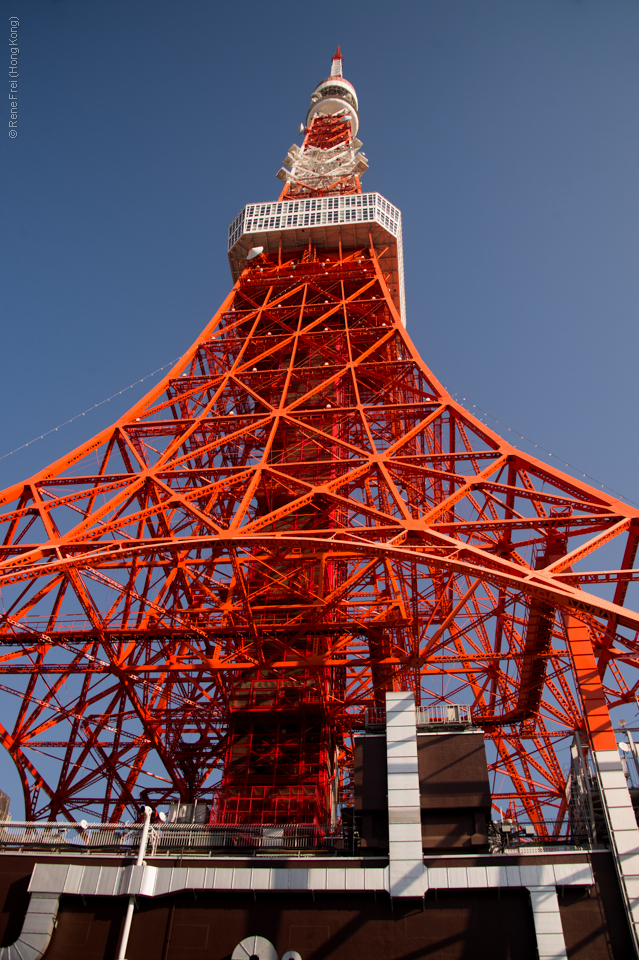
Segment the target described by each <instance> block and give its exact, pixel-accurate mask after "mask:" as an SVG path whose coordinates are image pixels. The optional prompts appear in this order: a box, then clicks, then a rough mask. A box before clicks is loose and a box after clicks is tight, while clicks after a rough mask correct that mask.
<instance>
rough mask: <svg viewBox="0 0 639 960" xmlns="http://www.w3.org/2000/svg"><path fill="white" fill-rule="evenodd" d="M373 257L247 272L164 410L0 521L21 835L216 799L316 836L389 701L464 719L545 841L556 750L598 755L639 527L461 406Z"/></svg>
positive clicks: (3, 627) (6, 736)
mask: <svg viewBox="0 0 639 960" xmlns="http://www.w3.org/2000/svg"><path fill="white" fill-rule="evenodd" d="M380 256H381V251H379V250H376V249H375V248H374V245H373V243H372V241H371V242H370V244H369V245H368V246H366V247H360V248H357V249H353V248H350V249H348V248H346V247H342V248H341V249H339V250H327V249H318V248H315V247H313V246H312V244H310V245H307V246H306V247H304V248H303V249H302V250H300V251H296V252H293V253H291V252H285V251H283V250H280V252H279V255H264V254H262V255H261V256H258V257H255V258H254V259H253V260H252V261H250V262H249V263H247V264H246V265H245V267H244V269H243V271H242V273H241V276H240V278H239V280H238V282H237V283H236V284H235V286H234V288H233V290H232V291H231V293H230V294H229V295H228V297H227V298H226V299H225V301H224V302H223V304H222V306H221V307H220V309H219V311H218V312H217V313H216V315H215V316H214V317H213V319H212V320H211V322H210V323H209V324H208V326H207V327H206V328H205V330H204V331H203V332H202V334H201V336H200V337H199V338H198V339H197V341H196V342H195V343H194V344H193V345H192V346H191V347H190V349H189V350H188V351H187V352H186V354H185V355H184V357H183V358H182V360H181V361H180V362H179V363H178V364H177V365H176V366H175V367H174V369H173V370H172V371H171V372H170V374H169V375H168V376H167V377H166V378H165V379H164V380H163V381H162V383H160V384H158V385H156V386H155V387H154V388H153V390H151V391H150V392H149V393H148V394H147V395H146V397H144V398H143V399H142V400H141V401H140V402H139V403H137V404H136V405H135V406H134V407H133V408H132V409H131V410H130V411H129V412H128V413H127V414H126V415H125V416H123V417H122V418H121V419H120V420H118V421H117V422H116V423H115V424H113V426H111V427H108V428H107V429H105V430H103V431H101V432H100V433H99V434H98V435H97V436H96V437H94V438H93V439H91V440H89V441H88V442H87V443H85V444H83V445H81V446H80V447H78V448H77V449H76V450H74V451H72V452H71V453H70V454H68V455H67V456H65V457H62V458H61V459H60V460H58V461H56V462H55V463H54V464H52V465H51V466H50V467H48V468H46V469H45V470H43V471H41V472H40V473H39V474H37V475H35V476H33V477H31V478H30V479H29V480H27V481H26V482H24V483H19V484H15V485H14V486H12V487H10V488H8V489H7V490H5V491H3V492H2V493H0V509H1V510H2V516H0V522H1V524H2V527H1V529H2V541H1V542H2V546H1V548H0V588H1V589H2V596H3V611H4V612H3V614H2V616H1V618H0V636H1V637H2V644H3V645H2V649H1V651H0V672H1V673H2V674H3V677H2V680H3V683H2V685H1V689H2V690H3V691H4V699H3V710H2V724H3V725H2V727H1V728H0V735H1V738H2V743H3V744H4V746H5V747H6V748H7V750H8V751H9V752H10V754H11V756H12V757H13V759H14V761H15V763H16V765H17V768H18V771H19V773H20V777H21V780H22V784H23V789H24V796H25V803H26V819H28V820H33V819H38V818H47V819H55V817H56V816H58V815H60V816H63V817H70V818H71V817H75V816H77V814H78V813H79V812H87V813H91V814H93V815H96V816H99V817H101V818H102V819H104V820H114V821H115V820H121V819H123V818H125V817H127V816H129V817H131V818H134V817H136V816H139V813H140V808H141V806H142V805H143V804H145V803H150V804H151V805H153V806H157V805H158V804H161V803H166V802H167V801H168V800H172V799H178V798H180V799H182V800H185V801H193V800H197V799H205V800H207V801H210V800H211V798H212V797H214V798H215V804H214V816H215V817H216V818H217V819H219V820H224V819H226V820H234V819H235V820H241V819H245V820H258V821H260V820H261V821H264V822H278V821H280V822H281V821H288V822H290V821H292V820H296V819H297V820H298V821H303V822H309V821H315V822H319V821H322V820H323V819H325V818H326V817H328V816H329V815H330V814H331V812H332V811H333V812H334V809H335V802H336V801H341V802H348V798H349V789H350V779H349V778H350V770H351V767H350V764H351V760H352V752H351V747H352V740H351V738H352V733H353V730H355V729H357V728H358V727H361V725H362V723H363V719H364V711H365V710H366V709H372V708H379V707H381V706H382V705H383V702H384V692H385V691H386V690H389V689H411V690H414V691H415V694H416V697H417V702H418V703H419V704H420V705H421V706H429V705H441V704H444V703H455V702H458V703H469V704H471V705H472V714H473V718H474V721H475V723H476V724H477V725H479V726H481V727H483V728H484V730H485V733H486V737H487V740H488V745H489V754H490V769H491V774H492V778H493V800H494V803H495V805H496V806H497V807H501V808H503V807H504V806H505V805H509V807H510V809H511V810H513V809H514V810H517V811H519V812H522V813H525V814H526V815H527V816H528V817H530V818H531V819H532V820H533V821H534V822H536V823H537V824H538V830H539V832H540V833H543V832H544V831H546V830H547V829H548V828H547V826H546V824H547V823H548V822H549V821H554V823H555V827H554V829H555V830H556V831H557V832H558V831H560V830H561V824H562V821H563V818H564V816H565V814H566V810H567V800H566V789H565V788H566V785H565V777H564V773H563V772H562V765H561V762H560V760H559V759H558V753H557V744H558V743H560V742H561V741H562V738H566V737H570V736H571V734H572V732H573V731H575V730H580V731H585V732H586V733H587V734H588V736H589V738H590V742H591V744H593V745H596V746H597V747H598V748H600V749H607V748H609V747H610V746H611V745H613V747H614V743H613V741H614V735H613V733H612V728H611V725H610V715H609V709H610V707H612V706H616V705H619V704H623V703H628V702H631V701H633V699H634V697H635V693H636V691H637V684H638V681H639V675H638V674H637V669H636V668H637V663H638V662H639V661H638V657H639V642H638V631H639V614H637V613H635V612H634V611H632V610H630V609H628V608H626V607H625V606H624V602H625V599H626V592H627V586H628V583H629V582H630V581H631V580H633V579H636V578H637V571H636V570H633V567H632V565H633V563H634V561H635V556H636V550H637V542H638V535H639V511H637V510H634V509H632V508H631V507H629V506H627V505H626V504H624V503H622V502H620V501H619V500H617V499H615V498H613V497H610V496H608V495H607V494H605V493H604V492H603V491H600V490H596V489H593V488H592V487H590V486H588V485H587V484H585V483H582V482H580V481H579V480H576V479H574V478H572V477H569V476H567V475H565V474H563V473H562V472H561V471H560V470H557V469H554V468H553V467H550V466H548V465H547V464H545V463H542V462H540V461H539V460H536V459H534V458H532V457H530V456H528V455H526V454H524V453H523V452H522V451H520V450H518V449H516V447H514V446H513V445H511V444H509V443H508V442H506V441H505V440H504V439H503V438H502V437H500V436H498V435H497V434H496V433H495V432H493V431H492V430H490V429H489V428H488V427H487V426H486V425H485V424H484V423H482V422H481V421H480V420H479V419H477V418H476V417H474V416H473V415H472V414H471V413H470V412H469V411H468V410H467V409H465V408H464V407H463V406H462V405H461V404H459V403H458V402H456V401H455V400H454V399H453V398H452V397H451V396H450V395H449V394H448V392H447V391H446V390H445V389H444V388H443V387H442V385H441V384H440V383H439V382H438V381H437V379H436V378H435V376H434V375H433V373H432V372H431V371H430V370H429V369H428V367H427V366H426V365H425V363H424V362H423V361H422V359H421V358H420V356H419V355H418V353H417V351H416V349H415V347H414V346H413V344H412V342H411V340H410V337H409V336H408V334H407V332H406V330H405V329H404V328H403V326H402V323H401V321H400V317H399V315H398V313H397V309H396V307H395V304H394V301H393V298H392V296H391V294H390V292H389V288H388V284H387V278H386V277H385V276H384V274H383V272H382V269H381V267H380V262H379V258H380ZM602 551H603V553H602ZM615 552H616V559H612V560H611V559H610V558H611V556H612V555H613V554H614V553H615ZM601 556H603V557H604V558H605V559H603V560H602V559H600V557H601ZM589 579H590V581H592V582H593V583H594V584H595V585H596V586H595V589H596V590H597V591H598V594H597V595H595V594H593V593H590V592H588V590H587V589H584V588H583V587H584V586H586V587H587V585H588V583H589ZM606 590H609V591H611V594H612V596H611V597H610V598H609V599H608V598H606V596H605V591H606ZM12 694H14V696H13V697H12V696H11V695H12ZM11 704H14V707H15V708H14V709H13V711H12V709H11Z"/></svg>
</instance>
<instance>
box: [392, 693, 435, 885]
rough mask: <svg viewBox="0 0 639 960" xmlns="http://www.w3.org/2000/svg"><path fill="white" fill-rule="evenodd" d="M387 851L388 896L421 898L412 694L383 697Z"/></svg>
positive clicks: (423, 874)
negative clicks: (384, 704)
mask: <svg viewBox="0 0 639 960" xmlns="http://www.w3.org/2000/svg"><path fill="white" fill-rule="evenodd" d="M386 758H387V770H388V773H387V777H388V780H387V782H388V840H389V844H388V849H389V868H390V869H389V873H390V895H391V897H423V895H424V891H425V882H426V870H425V867H424V855H423V851H422V827H421V813H420V803H419V773H418V769H417V724H416V718H415V697H414V695H413V694H412V693H404V692H402V693H387V694H386Z"/></svg>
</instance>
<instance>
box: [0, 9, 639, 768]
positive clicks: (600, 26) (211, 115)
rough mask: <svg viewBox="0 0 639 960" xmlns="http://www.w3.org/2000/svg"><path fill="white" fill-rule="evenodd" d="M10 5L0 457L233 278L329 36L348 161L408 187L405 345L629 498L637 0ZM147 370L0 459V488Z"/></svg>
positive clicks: (504, 418)
mask: <svg viewBox="0 0 639 960" xmlns="http://www.w3.org/2000/svg"><path fill="white" fill-rule="evenodd" d="M0 13H1V16H0V22H1V23H2V24H3V26H2V29H3V30H4V31H5V40H4V41H2V43H3V45H4V46H3V49H4V50H5V53H3V54H2V56H3V57H4V58H5V63H6V69H5V70H4V73H3V75H4V76H5V77H7V74H8V54H7V50H8V39H9V17H10V16H11V15H15V16H18V17H19V19H20V28H19V47H20V57H19V59H20V70H19V72H20V77H19V101H18V106H19V127H18V137H17V138H16V139H13V140H11V139H9V137H8V129H9V128H8V120H9V110H8V98H7V96H6V95H3V96H2V97H0V102H2V103H4V104H5V106H4V107H3V108H2V110H3V111H4V117H3V118H0V120H1V122H0V140H2V141H3V142H2V152H3V153H2V155H3V167H2V169H3V188H4V189H3V191H2V192H3V199H2V204H1V206H2V210H3V213H4V216H3V221H4V229H3V231H2V251H1V254H2V270H3V273H4V278H3V281H4V282H3V285H2V289H3V293H4V296H3V303H4V310H3V323H2V339H1V341H0V342H1V344H2V349H1V350H0V373H1V378H0V402H1V404H2V410H3V416H2V418H1V420H0V457H2V456H3V454H5V453H8V452H9V451H11V450H13V449H14V448H17V447H19V446H20V445H22V444H23V443H25V442H26V441H28V440H31V439H32V438H33V437H36V436H39V435H40V434H42V433H44V432H45V431H47V430H49V429H51V428H52V427H55V426H56V425H58V424H59V423H62V422H63V421H65V420H67V419H68V418H69V417H73V416H75V415H76V414H78V413H80V412H81V411H83V410H86V409H87V408H88V407H91V406H93V404H96V403H99V402H100V401H102V400H103V399H104V398H106V397H108V396H110V395H111V394H114V393H115V392H116V391H119V390H121V389H122V388H123V387H126V386H128V385H129V384H131V383H133V382H134V381H136V380H138V379H139V378H140V377H143V376H145V375H146V374H149V373H150V372H151V371H153V370H155V369H156V368H158V367H160V366H162V365H163V364H166V363H168V362H169V361H170V360H172V359H174V358H175V357H178V356H179V355H180V354H181V353H182V352H183V351H184V350H185V349H186V347H187V346H188V345H189V344H190V343H191V341H192V340H193V339H194V338H195V336H196V335H197V334H198V333H199V331H200V330H201V328H202V327H203V325H204V324H205V323H206V322H207V321H208V320H209V319H210V317H211V316H212V314H213V313H214V312H215V310H216V309H217V306H218V305H219V303H220V302H221V300H222V299H223V297H224V296H225V294H226V293H227V291H228V289H229V287H230V272H229V268H228V263H227V260H226V238H227V227H228V224H229V222H230V221H231V220H232V219H233V217H234V216H235V214H236V213H237V212H238V211H239V210H240V209H241V207H242V206H243V205H244V204H245V203H247V202H250V201H257V200H269V199H274V198H276V197H277V195H278V192H279V187H280V186H281V185H280V183H279V181H278V180H276V179H275V174H276V172H277V170H278V168H279V166H280V164H281V161H282V159H283V158H284V156H285V154H286V151H287V149H288V147H289V146H290V144H291V143H292V142H299V138H298V137H297V127H298V124H299V123H300V121H301V120H303V119H304V116H305V113H306V109H307V106H308V98H309V95H310V93H311V91H312V89H313V87H314V86H315V84H316V83H317V82H318V81H319V80H320V79H322V78H323V77H324V76H326V75H327V73H328V70H329V67H330V58H331V55H332V53H333V51H334V49H335V47H336V45H337V44H338V43H340V44H341V46H342V50H343V52H344V56H345V75H346V77H347V78H348V79H349V80H351V82H352V83H353V84H354V85H355V87H356V89H357V92H358V95H359V99H360V108H361V131H360V136H361V139H362V140H363V141H364V149H365V152H366V154H367V156H368V158H369V160H370V171H369V172H368V173H367V174H366V175H365V177H364V179H363V184H364V188H365V189H367V190H379V191H380V192H381V193H383V194H384V195H385V196H387V197H388V198H389V199H390V200H391V201H392V202H393V203H395V204H397V205H398V206H399V207H400V208H401V209H402V212H403V222H404V249H405V260H406V293H407V312H408V326H409V331H410V333H411V335H412V337H413V339H414V340H415V342H416V344H417V346H418V348H419V350H420V352H421V353H422V356H423V357H424V359H425V360H426V362H427V363H428V364H429V365H430V366H431V367H432V368H433V370H434V372H435V373H436V375H437V376H438V377H439V378H440V379H441V380H442V381H443V383H444V384H445V385H446V386H447V387H448V388H449V389H450V390H451V391H452V392H454V393H457V394H458V395H459V397H460V399H461V398H463V397H465V398H466V402H467V404H468V405H470V406H471V409H472V404H473V403H475V404H477V405H478V407H480V408H482V409H483V410H486V411H488V412H489V413H491V414H492V415H493V416H494V417H496V418H498V419H499V420H500V421H501V422H502V423H503V422H505V423H506V424H508V425H510V426H512V427H516V428H517V429H518V430H519V431H520V433H523V434H525V435H526V436H527V437H530V438H532V440H533V444H534V443H537V444H539V445H540V447H541V446H543V447H546V448H547V449H548V450H550V451H552V453H553V454H554V455H555V456H556V457H557V460H559V461H560V463H561V465H562V466H563V463H564V462H565V461H566V460H568V461H569V462H570V463H572V464H575V465H576V466H577V467H579V468H580V475H581V473H582V472H585V473H587V474H590V475H591V476H593V477H595V478H597V479H598V480H599V482H600V483H604V484H607V485H608V486H610V487H612V488H613V489H614V490H616V491H618V492H620V493H622V494H624V495H625V496H626V497H628V498H630V499H632V500H634V501H637V502H639V483H638V479H637V466H638V464H639V453H638V450H637V441H636V417H637V400H636V395H637V386H636V383H637V375H636V369H637V356H638V354H639V350H638V348H639V342H638V341H639V334H638V325H637V307H638V304H639V274H638V270H637V265H638V262H639V188H638V177H639V124H638V109H637V108H638V94H639V57H638V56H637V51H638V49H639V3H637V0H418V2H412V0H396V2H395V3H392V4H391V3H388V2H385V3H382V2H379V0H369V2H368V3H365V4H363V3H360V2H357V3H356V2H353V0H341V2H339V3H335V2H331V0H326V2H324V3H322V4H321V5H319V6H318V5H313V4H289V5H287V6H282V5H280V4H273V3H264V2H255V0H245V2H242V3H241V4H230V3H220V2H212V0H180V2H179V3H176V2H175V0H172V2H168V0H108V2H106V0H102V2H96V0H93V2H87V0H10V2H9V0H0ZM3 83H4V84H5V94H8V77H7V79H5V81H3ZM2 130H4V133H2ZM148 382H149V381H147V383H148ZM141 393H142V388H141V387H139V386H138V387H136V388H135V389H134V390H130V391H128V392H127V393H125V394H123V395H122V396H121V397H120V398H119V399H118V400H112V401H110V402H109V403H108V404H104V405H103V406H101V407H99V408H98V409H97V410H96V411H94V412H93V413H91V414H88V415H87V416H85V417H81V418H80V419H79V420H76V421H75V422H74V424H72V425H70V426H65V427H63V428H61V429H60V430H58V431H57V432H54V433H53V434H51V435H49V436H48V437H47V438H46V439H44V440H39V441H38V442H37V443H34V444H33V445H31V446H29V447H28V448H27V449H26V450H22V451H19V452H17V453H14V454H12V455H11V456H8V457H4V459H0V488H1V487H3V486H5V485H7V484H9V483H12V482H14V481H17V480H20V479H22V478H24V477H27V476H29V475H30V474H31V473H33V472H35V471H36V470H37V469H39V468H41V467H43V466H45V465H46V464H47V463H48V462H50V461H51V460H53V459H55V458H57V457H58V456H60V455H61V454H63V453H64V452H65V451H66V450H68V449H70V448H71V447H73V446H74V445H75V444H77V443H79V442H80V441H82V440H84V439H85V438H87V437H88V436H90V435H91V434H92V433H94V432H96V431H97V430H98V429H100V428H101V427H103V426H105V425H106V424H107V423H108V422H110V421H111V420H112V419H113V418H114V417H115V416H116V414H119V413H120V412H122V411H123V410H124V409H126V408H127V407H128V406H129V405H130V403H132V402H133V400H134V399H136V397H138V396H140V395H141ZM488 422H489V423H490V424H491V425H494V422H493V421H492V420H489V421H488ZM498 429H499V427H498ZM510 438H512V433H511V435H510ZM516 442H518V443H520V445H521V446H522V448H523V449H526V450H531V449H532V450H533V452H536V453H537V454H539V453H540V452H541V451H540V449H539V448H537V450H535V449H534V446H533V447H530V446H529V445H527V444H526V443H525V442H522V441H516ZM551 462H556V461H555V458H554V457H553V460H552V461H551ZM0 786H1V784H0Z"/></svg>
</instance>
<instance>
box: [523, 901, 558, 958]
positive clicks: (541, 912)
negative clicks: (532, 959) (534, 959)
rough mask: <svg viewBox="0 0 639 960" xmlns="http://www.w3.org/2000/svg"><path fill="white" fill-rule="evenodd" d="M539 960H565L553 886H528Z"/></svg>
mask: <svg viewBox="0 0 639 960" xmlns="http://www.w3.org/2000/svg"><path fill="white" fill-rule="evenodd" d="M528 890H529V891H530V903H531V906H532V912H533V918H534V921H535V935H536V937H537V953H538V954H539V960H567V954H566V941H565V940H564V931H563V927H562V926H561V916H560V915H559V902H558V900H557V891H556V889H555V887H528Z"/></svg>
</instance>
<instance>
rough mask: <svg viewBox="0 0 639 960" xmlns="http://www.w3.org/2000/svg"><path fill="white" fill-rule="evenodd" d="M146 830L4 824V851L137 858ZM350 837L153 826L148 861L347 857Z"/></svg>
mask: <svg viewBox="0 0 639 960" xmlns="http://www.w3.org/2000/svg"><path fill="white" fill-rule="evenodd" d="M142 827H143V824H141V823H137V824H126V823H85V822H84V821H83V822H81V823H38V822H34V823H30V822H18V821H6V822H3V823H0V851H9V850H18V851H21V852H26V851H31V850H38V851H49V852H58V853H82V854H100V855H104V854H113V855H117V856H122V857H126V856H134V855H137V852H138V849H139V846H140V838H141V835H142ZM352 849H353V836H352V831H350V832H349V831H348V830H346V828H344V827H343V826H342V824H341V823H340V824H338V825H335V826H334V825H328V826H318V825H313V824H220V825H215V824H202V823H157V824H152V825H151V829H150V831H149V839H148V844H147V849H146V853H145V856H147V857H155V856H169V855H175V854H176V853H178V854H179V853H188V854H196V855H197V854H200V855H210V854H213V853H216V852H220V853H223V852H226V853H233V852H245V853H255V854H259V853H261V852H266V853H268V852H273V853H274V852H276V851H308V852H313V851H317V852H319V851H321V852H324V853H336V854H337V853H342V854H348V853H349V852H351V851H352Z"/></svg>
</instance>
